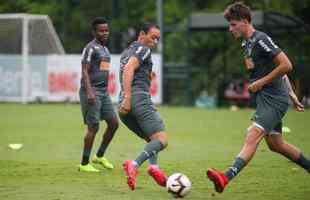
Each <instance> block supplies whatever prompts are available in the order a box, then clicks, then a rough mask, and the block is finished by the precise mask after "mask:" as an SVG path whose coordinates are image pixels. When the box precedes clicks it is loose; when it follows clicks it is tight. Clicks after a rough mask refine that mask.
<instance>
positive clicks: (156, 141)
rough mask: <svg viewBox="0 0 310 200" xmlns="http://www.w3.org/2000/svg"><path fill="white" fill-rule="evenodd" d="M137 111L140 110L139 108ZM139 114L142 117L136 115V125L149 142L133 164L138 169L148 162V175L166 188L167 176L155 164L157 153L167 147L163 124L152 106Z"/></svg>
mask: <svg viewBox="0 0 310 200" xmlns="http://www.w3.org/2000/svg"><path fill="white" fill-rule="evenodd" d="M139 109H141V107H140V108H139ZM142 109H143V107H142ZM140 113H144V114H143V117H140V115H138V123H139V125H140V127H141V129H142V130H143V132H144V133H145V135H146V136H147V138H149V140H150V141H149V142H148V143H147V144H146V145H145V146H144V149H143V151H142V152H141V153H140V154H139V155H138V157H137V158H136V159H135V161H134V162H135V164H136V165H137V167H139V166H141V165H142V164H143V163H144V162H145V161H146V160H149V162H150V165H149V167H148V174H149V175H150V176H151V177H152V178H153V179H154V180H155V181H156V183H157V184H159V185H160V186H166V181H167V176H166V175H165V173H164V172H163V171H162V170H161V169H160V168H159V166H158V163H157V159H158V153H159V152H160V151H162V150H163V149H165V148H166V147H167V145H168V139H167V134H166V133H165V127H164V123H163V121H162V120H161V118H160V116H159V113H158V112H157V111H156V110H155V109H154V106H153V105H152V104H150V105H149V108H148V109H147V110H141V112H140ZM145 116H147V117H145Z"/></svg>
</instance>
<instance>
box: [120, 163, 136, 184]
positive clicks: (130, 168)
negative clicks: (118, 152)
mask: <svg viewBox="0 0 310 200" xmlns="http://www.w3.org/2000/svg"><path fill="white" fill-rule="evenodd" d="M123 169H124V171H125V174H126V176H127V184H128V186H129V188H130V189H131V190H135V188H136V177H137V175H138V169H137V168H136V166H135V165H134V164H133V161H132V160H126V161H125V162H124V164H123Z"/></svg>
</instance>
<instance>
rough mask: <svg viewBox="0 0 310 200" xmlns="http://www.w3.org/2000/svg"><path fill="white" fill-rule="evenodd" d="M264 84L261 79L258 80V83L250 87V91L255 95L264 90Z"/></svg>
mask: <svg viewBox="0 0 310 200" xmlns="http://www.w3.org/2000/svg"><path fill="white" fill-rule="evenodd" d="M263 86H264V84H263V82H262V80H261V79H258V80H257V81H254V82H253V83H251V84H250V85H249V87H248V90H249V91H250V92H252V93H255V92H257V91H259V90H261V89H262V88H263Z"/></svg>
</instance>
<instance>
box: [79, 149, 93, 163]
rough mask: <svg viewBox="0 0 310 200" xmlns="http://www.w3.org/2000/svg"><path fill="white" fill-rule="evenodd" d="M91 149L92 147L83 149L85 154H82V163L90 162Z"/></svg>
mask: <svg viewBox="0 0 310 200" xmlns="http://www.w3.org/2000/svg"><path fill="white" fill-rule="evenodd" d="M90 153H91V150H90V149H84V150H83V156H82V162H81V164H82V165H87V164H88V163H89V156H90Z"/></svg>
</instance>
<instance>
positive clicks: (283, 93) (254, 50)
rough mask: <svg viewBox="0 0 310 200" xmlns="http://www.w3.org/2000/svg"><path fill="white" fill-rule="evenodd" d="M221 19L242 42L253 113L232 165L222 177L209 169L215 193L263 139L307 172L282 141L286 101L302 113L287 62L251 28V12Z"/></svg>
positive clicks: (238, 7) (305, 162) (236, 8)
mask: <svg viewBox="0 0 310 200" xmlns="http://www.w3.org/2000/svg"><path fill="white" fill-rule="evenodd" d="M224 17H225V19H226V20H227V21H228V22H229V31H230V32H231V33H232V35H233V36H234V37H235V38H240V37H242V38H243V39H244V41H243V43H242V47H243V49H244V55H245V65H246V68H247V69H248V70H249V72H250V85H249V87H248V89H249V91H250V93H251V98H253V100H254V101H255V105H256V112H255V113H254V115H253V117H252V121H253V123H252V124H251V125H250V127H249V128H248V129H247V131H248V132H247V135H246V138H245V142H244V145H243V147H242V149H241V151H240V153H239V154H238V156H237V157H236V159H235V161H234V163H233V165H232V166H231V167H230V168H228V169H227V171H226V172H225V173H222V172H220V171H217V170H215V169H212V168H211V169H208V171H207V176H208V178H209V179H210V180H211V181H212V182H213V183H214V187H215V190H216V191H217V192H219V193H221V192H223V190H224V188H225V187H226V186H227V184H228V183H229V182H230V181H231V180H232V179H233V178H234V177H235V176H236V175H237V174H238V173H239V172H240V171H241V170H242V169H243V168H244V167H245V166H246V165H247V164H248V163H249V162H250V160H251V159H252V157H253V156H254V154H255V152H256V149H257V147H258V145H259V143H260V141H261V140H262V139H263V138H264V139H265V141H266V142H267V145H268V147H269V149H270V150H271V151H273V152H276V153H279V154H281V155H283V156H285V157H286V158H288V159H290V160H291V161H293V162H295V163H296V164H297V165H299V166H301V167H302V168H304V169H305V170H307V171H308V172H310V160H309V159H307V158H306V157H305V156H304V155H303V154H302V153H301V151H300V150H299V149H298V148H296V147H295V146H293V145H291V144H289V143H287V142H286V141H285V140H284V139H283V137H282V118H283V116H284V115H285V113H286V112H287V109H288V107H289V97H291V100H292V101H293V103H294V106H295V107H296V109H297V111H303V110H304V108H303V105H302V104H301V103H300V102H299V101H298V99H297V97H296V95H295V93H294V92H293V90H292V88H291V85H290V83H289V80H288V78H287V76H286V73H288V72H290V71H291V70H292V64H291V62H290V60H289V59H288V57H287V56H286V54H285V53H284V52H283V51H282V50H281V49H280V48H279V47H278V46H277V45H276V44H275V43H274V42H273V40H272V39H271V38H270V37H269V36H268V35H266V34H265V33H263V32H261V31H258V30H255V28H254V27H253V26H252V24H251V11H250V8H249V7H247V6H246V5H244V4H243V3H240V2H237V3H234V4H232V5H230V6H228V8H227V9H226V11H225V12H224Z"/></svg>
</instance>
